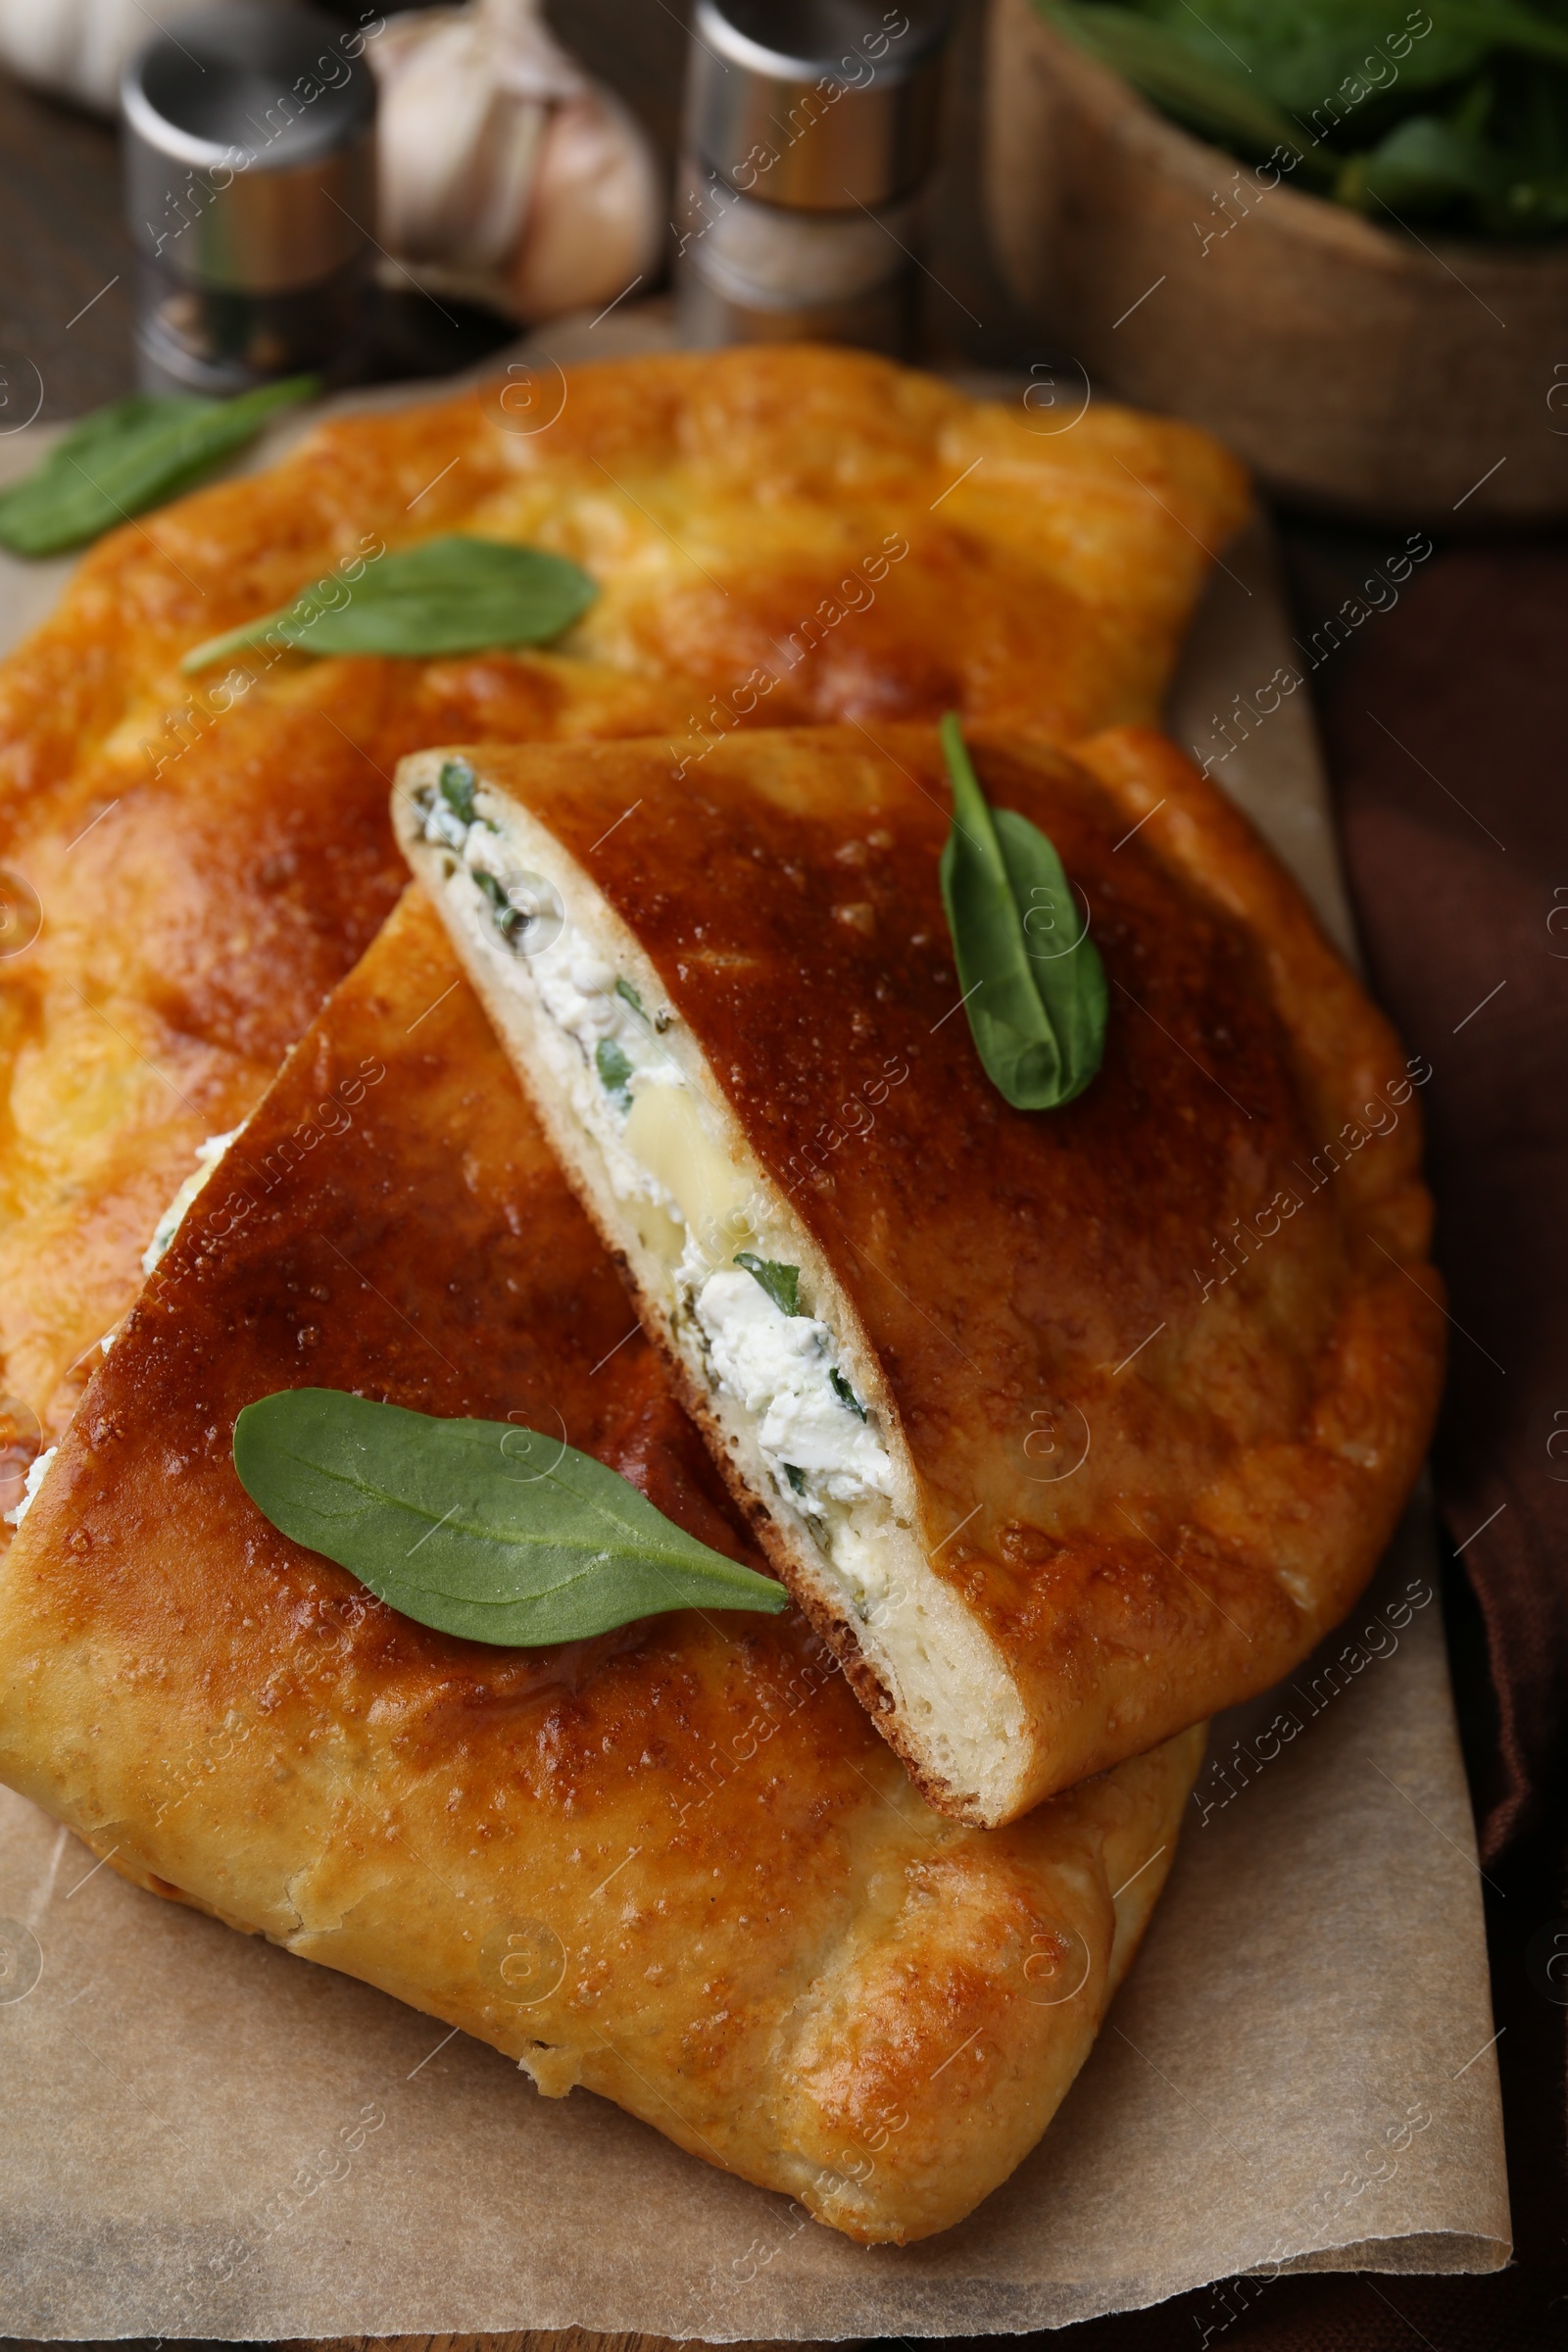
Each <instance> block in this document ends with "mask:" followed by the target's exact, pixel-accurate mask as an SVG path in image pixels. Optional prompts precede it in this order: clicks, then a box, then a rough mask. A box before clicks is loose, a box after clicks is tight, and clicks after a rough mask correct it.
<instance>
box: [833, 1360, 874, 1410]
mask: <svg viewBox="0 0 1568 2352" xmlns="http://www.w3.org/2000/svg"><path fill="white" fill-rule="evenodd" d="M827 1378H828V1386H829V1388H830V1389H831V1390H832V1391H833V1394H834V1396H835V1397H837V1398H838V1400H839V1402H840V1404H847V1405H848V1406H849V1408H850V1410H851V1412H852V1413H858V1414H859V1416H860V1419H861V1420H862V1421H863V1420H864V1419H865V1407H864V1405H863V1404H862V1403H861V1402H860V1399H859V1398H858V1397H857V1395H856V1394H855V1391H854V1390H853V1389H852V1388H851V1386H850V1384H849V1382H848V1381H847V1380H846V1379H845V1377H844V1375H843V1373H842V1372H841V1371H840V1370H839V1368H838V1366H837V1365H836V1364H835V1365H834V1366H833V1368H832V1370H831V1371H830V1372H829V1373H828V1376H827Z"/></svg>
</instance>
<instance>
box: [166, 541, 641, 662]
mask: <svg viewBox="0 0 1568 2352" xmlns="http://www.w3.org/2000/svg"><path fill="white" fill-rule="evenodd" d="M328 588H331V589H332V590H333V591H334V593H337V594H341V592H342V591H345V590H346V591H347V593H346V594H343V595H342V596H341V601H340V602H329V601H328V597H327V590H328ZM598 594H599V590H598V588H597V587H596V586H595V584H594V582H593V581H592V580H591V579H590V578H589V576H588V574H587V572H585V571H584V570H582V569H581V568H580V566H579V565H577V564H572V563H570V562H568V560H567V558H566V557H564V556H552V555H548V554H547V553H546V552H545V550H544V549H543V548H538V547H512V546H509V545H507V544H506V543H505V542H504V541H502V540H499V539H467V538H463V537H456V536H455V537H452V538H446V539H427V540H425V542H424V543H423V545H422V546H420V547H410V548H405V549H404V550H403V551H402V552H401V553H400V554H398V555H391V556H382V557H380V558H378V559H377V560H376V561H374V562H373V563H371V564H368V565H367V566H366V569H365V571H364V573H363V574H362V575H361V577H360V578H359V579H358V580H356V581H355V582H354V583H353V585H352V586H350V584H349V582H348V581H346V580H344V579H342V578H341V577H333V578H330V579H328V580H322V581H319V582H316V583H314V584H313V585H312V586H311V587H309V588H307V589H305V590H304V591H303V593H302V594H301V595H299V596H297V597H296V598H295V599H294V602H293V603H292V604H291V605H284V606H282V607H280V609H279V610H278V611H277V612H276V613H263V614H262V616H261V618H260V619H259V620H248V621H246V622H244V624H243V625H242V626H241V627H239V628H237V629H230V630H229V631H228V632H227V634H226V635H224V636H222V637H212V638H209V639H208V641H207V643H206V644H205V645H198V646H197V647H196V648H195V649H194V651H193V652H191V653H188V654H187V655H186V656H185V659H184V661H183V662H181V663H180V667H181V669H183V670H185V671H187V672H188V671H192V670H198V669H210V668H211V667H212V665H213V663H214V662H224V661H226V660H227V659H228V657H229V655H230V654H233V653H238V652H240V651H241V650H242V649H243V648H245V647H246V646H251V645H260V644H262V643H263V642H264V641H266V640H269V639H270V640H272V641H274V642H275V641H277V640H279V639H280V640H281V641H282V643H283V644H284V645H285V646H289V647H292V648H294V649H295V650H297V651H298V652H300V653H305V654H319V655H325V654H392V655H401V656H402V657H404V658H405V659H408V660H414V661H418V660H426V659H428V658H430V657H431V656H434V655H438V654H475V653H481V652H483V651H484V650H485V649H486V648H487V647H490V646H498V645H543V644H546V643H547V642H548V641H549V639H551V638H552V637H559V636H560V635H561V632H562V630H563V629H565V628H569V627H570V625H571V623H572V622H573V621H574V620H576V619H577V618H578V617H579V615H580V614H581V613H586V612H587V610H588V607H589V606H590V605H591V604H592V603H593V601H594V598H595V597H596V596H597V595H598Z"/></svg>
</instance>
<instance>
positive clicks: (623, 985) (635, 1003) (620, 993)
mask: <svg viewBox="0 0 1568 2352" xmlns="http://www.w3.org/2000/svg"><path fill="white" fill-rule="evenodd" d="M615 994H616V996H617V997H619V998H620V1000H621V1002H622V1003H623V1004H626V1005H630V1006H631V1008H632V1010H633V1012H635V1013H638V1014H640V1015H641V1017H642V1018H643V1019H644V1020H645V1021H646V1020H647V1018H648V1015H647V1013H646V1012H645V1011H644V1010H643V1001H642V999H641V997H640V996H639V995H638V994H637V991H636V990H635V989H634V988H633V986H632V984H631V982H630V981H629V980H619V979H617V980H616V982H615Z"/></svg>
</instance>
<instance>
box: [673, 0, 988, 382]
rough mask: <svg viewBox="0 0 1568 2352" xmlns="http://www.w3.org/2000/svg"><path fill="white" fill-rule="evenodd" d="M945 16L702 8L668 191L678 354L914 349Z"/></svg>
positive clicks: (823, 4)
mask: <svg viewBox="0 0 1568 2352" xmlns="http://www.w3.org/2000/svg"><path fill="white" fill-rule="evenodd" d="M949 28H950V16H949V9H948V7H947V6H946V5H945V4H939V0H907V5H905V6H903V7H893V8H884V7H881V6H874V5H866V4H865V0H697V6H696V9H695V11H694V13H693V18H692V47H691V53H690V63H689V69H688V76H687V91H686V128H685V141H684V152H683V155H682V160H681V166H680V173H679V178H678V181H677V187H676V219H675V221H674V223H673V226H674V229H675V247H676V251H675V283H676V295H677V309H678V316H679V319H680V327H681V334H682V338H683V340H684V341H686V342H687V343H691V344H696V345H699V346H703V347H712V346H714V345H717V344H721V343H736V342H780V341H794V340H797V339H802V338H805V339H809V340H814V341H819V342H834V343H859V344H865V345H868V346H870V348H872V349H873V350H877V351H886V352H889V353H893V354H896V355H897V354H905V353H907V352H909V351H911V350H912V348H913V346H914V339H915V329H916V324H917V293H918V274H919V264H918V261H917V258H916V257H917V255H918V252H919V248H920V244H921V240H922V219H921V215H922V201H921V200H922V194H923V190H924V186H925V182H926V181H927V179H928V177H929V174H930V171H931V166H932V163H933V161H934V159H935V155H936V145H937V128H938V106H939V100H940V95H941V75H942V64H943V55H944V51H945V48H946V45H947V38H948V32H949Z"/></svg>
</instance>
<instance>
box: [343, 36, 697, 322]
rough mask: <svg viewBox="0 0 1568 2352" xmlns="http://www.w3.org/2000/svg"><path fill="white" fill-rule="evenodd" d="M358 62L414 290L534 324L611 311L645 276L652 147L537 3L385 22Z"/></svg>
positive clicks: (389, 237)
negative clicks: (366, 63) (371, 90)
mask: <svg viewBox="0 0 1568 2352" xmlns="http://www.w3.org/2000/svg"><path fill="white" fill-rule="evenodd" d="M366 54H367V56H368V58H369V60H370V63H371V65H372V66H373V67H374V68H375V73H376V78H377V81H378V82H379V85H380V119H379V120H380V128H379V138H378V151H379V158H380V161H379V174H380V180H379V186H380V195H379V214H380V220H379V231H380V237H381V242H382V243H383V245H385V246H386V247H387V249H388V251H389V252H390V253H391V254H392V255H393V256H394V257H395V260H396V262H397V263H399V264H401V265H403V266H404V267H405V268H406V269H407V270H408V272H409V274H410V275H412V276H413V277H414V278H415V280H416V281H417V283H419V284H421V285H423V286H425V287H427V288H428V289H429V290H430V291H431V292H432V293H435V294H442V293H451V294H456V295H461V296H465V297H467V298H469V299H472V300H475V301H479V302H487V303H490V304H492V305H494V306H495V307H496V308H498V309H500V310H504V311H507V312H509V313H511V314H512V316H514V317H515V318H516V319H519V320H522V321H524V322H525V323H532V322H533V321H535V320H537V319H550V318H555V317H557V316H559V314H560V313H562V312H563V311H569V310H577V309H582V308H586V307H590V306H597V305H599V304H602V303H606V302H609V301H611V300H612V299H613V297H614V296H615V295H616V294H619V293H621V292H622V291H623V290H624V289H625V288H626V287H627V286H629V285H630V284H631V283H632V281H633V280H634V279H635V278H636V276H637V274H638V272H639V271H647V270H650V269H651V268H652V266H653V263H654V261H655V259H656V257H657V255H658V252H659V246H660V237H661V228H662V223H661V221H660V214H659V181H658V175H657V172H656V170H655V166H654V159H653V155H652V153H651V151H650V149H649V146H648V142H647V140H646V139H645V138H644V136H643V134H642V132H641V130H640V129H639V128H638V126H637V124H636V123H634V122H633V120H632V118H631V117H630V115H628V114H627V112H626V111H625V109H624V107H622V106H621V105H620V104H619V103H618V101H617V100H615V99H614V98H613V97H612V96H611V94H610V92H609V91H608V90H606V89H604V88H602V87H601V86H600V85H599V84H598V83H597V82H593V81H590V80H589V79H588V77H587V75H586V74H585V73H583V72H582V71H581V69H580V68H579V67H578V66H577V65H575V64H574V63H573V61H572V60H571V59H570V58H569V57H567V55H566V54H565V52H564V50H563V49H562V48H561V47H559V45H558V44H557V42H556V41H555V40H554V39H553V38H552V37H551V35H550V33H549V32H548V31H547V30H546V28H545V26H544V25H543V24H542V23H541V22H540V18H539V7H538V0H471V4H470V5H469V6H467V7H460V8H431V9H419V10H417V11H415V12H414V13H412V14H410V15H405V16H399V17H394V18H393V19H391V20H390V21H389V22H388V24H387V25H386V27H385V29H384V30H383V31H381V32H379V33H377V34H376V36H375V38H374V39H373V40H372V41H371V42H370V43H369V45H368V49H367V51H366ZM394 282H396V281H395V280H394Z"/></svg>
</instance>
